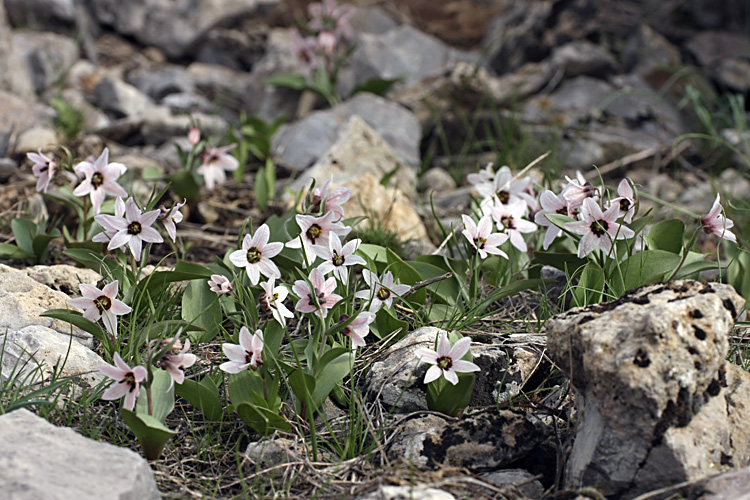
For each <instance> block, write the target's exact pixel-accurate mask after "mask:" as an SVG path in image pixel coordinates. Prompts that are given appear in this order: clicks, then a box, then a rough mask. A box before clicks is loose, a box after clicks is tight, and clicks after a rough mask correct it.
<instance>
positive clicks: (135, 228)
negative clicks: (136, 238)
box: [128, 221, 143, 235]
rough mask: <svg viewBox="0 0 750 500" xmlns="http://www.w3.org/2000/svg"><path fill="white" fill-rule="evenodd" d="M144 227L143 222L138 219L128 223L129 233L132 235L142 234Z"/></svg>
mask: <svg viewBox="0 0 750 500" xmlns="http://www.w3.org/2000/svg"><path fill="white" fill-rule="evenodd" d="M142 229H143V227H142V226H141V223H140V222H138V221H134V222H131V223H130V224H128V234H132V235H136V234H141V230H142Z"/></svg>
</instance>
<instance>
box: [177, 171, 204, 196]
mask: <svg viewBox="0 0 750 500" xmlns="http://www.w3.org/2000/svg"><path fill="white" fill-rule="evenodd" d="M169 181H170V182H171V183H172V190H174V192H175V193H177V195H178V196H181V197H182V198H187V199H188V200H191V201H193V200H197V199H198V197H199V195H200V190H201V187H200V186H199V185H198V183H197V182H196V181H195V176H194V175H193V173H192V172H190V171H189V170H185V169H180V170H178V171H177V172H175V173H173V174H172V175H170V176H169Z"/></svg>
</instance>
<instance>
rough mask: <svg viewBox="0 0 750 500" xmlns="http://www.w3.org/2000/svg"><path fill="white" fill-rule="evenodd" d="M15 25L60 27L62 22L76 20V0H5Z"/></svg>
mask: <svg viewBox="0 0 750 500" xmlns="http://www.w3.org/2000/svg"><path fill="white" fill-rule="evenodd" d="M5 8H6V9H7V11H8V18H9V19H10V20H11V22H12V23H13V25H14V26H22V25H25V26H31V27H34V28H38V27H39V26H44V27H46V28H55V27H56V28H58V29H59V28H60V22H61V21H62V22H64V23H70V24H73V23H75V21H76V6H75V0H5Z"/></svg>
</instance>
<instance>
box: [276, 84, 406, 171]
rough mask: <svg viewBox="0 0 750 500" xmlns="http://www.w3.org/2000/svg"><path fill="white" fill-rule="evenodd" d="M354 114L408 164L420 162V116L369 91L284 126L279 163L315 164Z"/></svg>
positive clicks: (279, 141) (299, 167)
mask: <svg viewBox="0 0 750 500" xmlns="http://www.w3.org/2000/svg"><path fill="white" fill-rule="evenodd" d="M354 115H357V116H359V117H360V118H362V120H364V121H365V122H366V123H367V124H368V125H369V126H371V127H372V128H373V129H374V130H375V131H376V132H378V133H379V134H380V135H382V136H383V138H384V139H385V142H387V143H388V145H389V146H390V147H391V148H393V151H394V152H395V153H396V155H398V157H399V159H401V160H403V161H404V162H405V163H406V165H408V166H411V165H418V164H419V141H420V139H421V129H420V126H419V123H418V122H417V119H416V118H415V117H414V115H412V114H411V113H410V112H409V111H407V110H406V109H404V108H403V107H401V106H399V105H398V104H394V103H392V102H390V101H387V100H385V99H383V98H382V97H378V96H376V95H373V94H369V93H361V94H357V95H356V96H355V97H353V98H352V99H350V100H349V101H347V102H345V103H342V104H339V105H338V106H336V107H334V108H332V109H328V110H325V111H316V112H313V113H310V114H309V115H308V116H306V117H305V118H303V119H302V120H299V121H297V122H295V123H293V124H290V125H284V126H283V127H281V129H279V131H278V132H277V133H276V135H274V137H273V145H272V151H273V153H274V155H275V156H276V159H277V163H278V164H279V165H282V166H284V167H286V168H289V169H291V170H304V169H306V168H307V167H309V166H311V165H313V164H314V163H315V162H316V161H318V160H319V159H320V158H321V156H322V155H323V154H324V153H325V152H326V151H327V150H328V149H330V148H331V146H332V145H333V143H334V142H335V141H336V140H337V138H338V137H339V135H340V133H341V131H342V129H343V128H344V127H345V126H347V124H348V123H349V121H350V120H349V119H350V118H351V117H352V116H354Z"/></svg>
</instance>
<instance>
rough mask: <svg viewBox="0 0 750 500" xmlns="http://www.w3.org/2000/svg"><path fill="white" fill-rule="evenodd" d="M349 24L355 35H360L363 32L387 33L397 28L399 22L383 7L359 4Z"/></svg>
mask: <svg viewBox="0 0 750 500" xmlns="http://www.w3.org/2000/svg"><path fill="white" fill-rule="evenodd" d="M349 25H350V26H351V27H352V31H353V32H354V36H356V37H358V36H359V35H360V34H361V33H371V34H375V35H377V34H381V33H385V32H387V31H390V30H392V29H394V28H396V27H397V26H398V23H397V22H396V20H395V19H393V17H391V16H390V15H389V14H388V13H387V12H386V11H384V10H383V9H382V7H380V6H379V5H375V4H373V5H358V6H357V8H356V9H355V10H354V14H352V16H351V17H350V18H349Z"/></svg>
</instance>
